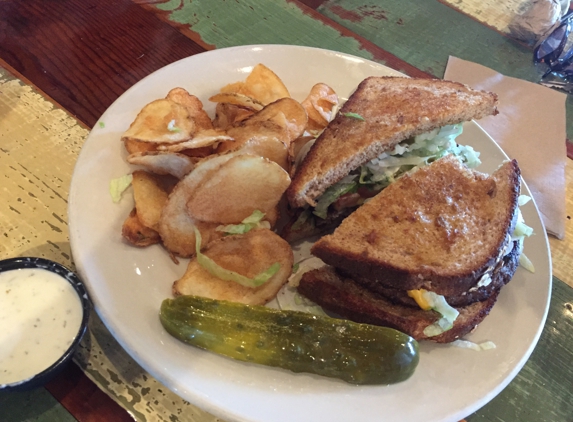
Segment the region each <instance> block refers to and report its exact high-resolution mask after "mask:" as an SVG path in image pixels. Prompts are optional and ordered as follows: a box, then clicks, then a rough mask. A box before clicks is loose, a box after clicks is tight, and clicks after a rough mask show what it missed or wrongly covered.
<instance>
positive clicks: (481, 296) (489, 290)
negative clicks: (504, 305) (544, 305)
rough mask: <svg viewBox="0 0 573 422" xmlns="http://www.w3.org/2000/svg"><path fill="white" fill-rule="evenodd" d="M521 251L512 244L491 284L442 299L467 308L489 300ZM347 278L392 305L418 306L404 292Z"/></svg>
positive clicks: (514, 267)
mask: <svg viewBox="0 0 573 422" xmlns="http://www.w3.org/2000/svg"><path fill="white" fill-rule="evenodd" d="M522 250H523V245H522V243H521V242H518V241H514V242H512V250H511V252H510V253H509V254H508V255H506V256H504V257H503V258H502V259H500V261H499V263H498V264H497V265H496V267H495V268H494V269H493V270H492V271H491V273H490V276H491V282H490V283H489V284H488V285H486V286H480V287H477V285H474V286H472V287H471V288H470V289H469V290H468V291H466V292H463V293H461V294H459V295H456V296H445V297H444V298H445V299H446V302H448V304H450V305H451V306H467V305H470V304H472V303H474V302H480V301H483V300H486V299H487V298H489V297H490V296H491V295H492V294H493V293H494V292H496V291H497V290H499V289H501V288H502V287H503V286H505V285H506V284H507V283H509V282H510V281H511V278H512V277H513V275H514V274H515V271H516V270H517V267H518V266H519V256H520V255H521V252H522ZM340 273H341V275H345V274H344V272H342V271H341V272H340ZM348 277H349V278H352V279H353V280H354V281H355V282H356V283H357V284H360V285H361V286H363V287H364V288H365V289H368V290H371V291H373V292H375V293H378V294H380V295H382V296H384V297H386V298H387V299H389V300H390V301H391V302H393V303H396V304H401V305H405V306H412V307H417V306H418V305H417V304H416V301H415V300H414V299H412V298H411V297H410V296H408V294H407V292H406V290H400V289H393V288H388V287H385V286H383V285H381V284H379V283H375V282H374V283H373V282H370V281H369V280H367V279H364V278H360V277H356V276H348ZM480 278H481V277H480ZM478 280H479V279H478Z"/></svg>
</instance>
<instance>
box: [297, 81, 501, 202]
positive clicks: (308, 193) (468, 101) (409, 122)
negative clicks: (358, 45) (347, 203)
mask: <svg viewBox="0 0 573 422" xmlns="http://www.w3.org/2000/svg"><path fill="white" fill-rule="evenodd" d="M496 105H497V96H496V95H495V94H493V93H490V92H485V91H476V90H472V89H471V88H469V87H467V86H465V85H463V84H460V83H457V82H451V81H443V80H438V79H434V80H432V79H411V78H401V77H369V78H367V79H365V80H364V81H362V82H361V83H360V85H359V86H358V88H357V89H356V91H355V92H354V93H353V94H352V95H351V96H350V98H349V99H348V101H347V102H346V103H345V104H344V105H343V107H342V108H341V110H340V112H339V113H338V115H337V116H336V117H335V119H334V120H333V121H332V122H331V123H330V124H329V125H328V126H327V128H326V129H325V130H324V131H323V133H322V134H321V135H320V136H319V138H318V139H317V140H316V142H315V143H314V145H313V146H312V148H311V149H310V151H309V153H308V155H307V156H306V158H305V159H304V160H303V163H302V165H301V166H300V168H299V169H298V170H297V172H296V174H295V176H294V178H293V181H292V183H291V185H290V187H289V189H288V190H287V198H288V200H289V203H290V204H291V206H292V207H294V208H297V207H302V206H304V205H306V204H310V205H314V200H315V199H317V198H318V197H319V196H320V195H322V194H323V193H324V191H325V190H326V188H328V187H329V186H331V185H333V184H334V183H336V182H338V181H339V180H341V179H342V178H343V177H344V176H346V175H347V174H348V173H350V171H352V170H354V169H356V168H358V167H359V166H360V165H362V164H364V163H366V162H368V161H370V160H372V159H373V158H375V157H377V156H378V155H380V154H381V153H383V152H385V151H389V150H391V149H393V148H394V146H396V145H397V144H398V143H399V142H401V141H403V140H405V139H407V138H409V137H412V136H415V135H418V134H420V133H424V132H428V131H430V130H433V129H435V128H438V127H441V126H445V125H449V124H455V123H459V122H463V121H468V120H471V119H480V118H482V117H484V116H487V115H490V114H497V108H496ZM345 113H356V114H358V115H360V116H362V117H363V118H364V120H359V119H356V118H352V117H345V115H344V114H345Z"/></svg>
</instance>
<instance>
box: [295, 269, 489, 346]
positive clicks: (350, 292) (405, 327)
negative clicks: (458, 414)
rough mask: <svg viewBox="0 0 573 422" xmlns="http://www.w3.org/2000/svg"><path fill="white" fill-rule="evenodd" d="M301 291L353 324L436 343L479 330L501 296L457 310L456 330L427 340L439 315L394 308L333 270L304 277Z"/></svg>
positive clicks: (300, 285)
mask: <svg viewBox="0 0 573 422" xmlns="http://www.w3.org/2000/svg"><path fill="white" fill-rule="evenodd" d="M298 291H299V293H300V294H302V295H303V296H305V297H307V298H309V299H310V300H312V301H314V302H316V303H317V304H319V305H320V306H322V307H323V308H325V309H327V310H329V311H332V312H335V313H337V314H338V315H340V316H342V317H344V318H347V319H350V320H352V321H355V322H362V323H367V324H373V325H381V326H384V327H391V328H395V329H397V330H399V331H402V332H404V333H406V334H408V335H410V336H412V337H414V338H415V339H416V340H431V341H434V342H437V343H449V342H452V341H454V340H456V339H458V338H461V337H463V336H464V335H466V334H467V333H469V332H470V331H472V330H473V329H474V328H475V327H477V325H478V324H479V323H480V322H481V321H483V319H484V318H485V317H486V316H487V315H488V314H489V312H490V310H491V308H492V307H493V305H494V304H495V302H496V300H497V296H498V293H499V290H496V291H494V292H493V293H492V294H491V295H490V297H489V298H488V299H487V300H485V301H482V302H475V303H473V304H471V305H468V306H464V307H458V308H456V309H457V310H458V311H459V312H460V314H459V316H458V318H457V319H456V320H455V321H454V326H453V327H452V328H451V329H450V330H448V331H446V332H444V333H442V334H440V335H438V336H434V337H428V336H427V335H425V334H424V329H425V328H426V327H427V326H429V325H431V324H433V323H434V322H436V321H437V320H438V319H439V318H440V315H439V314H438V313H437V312H434V311H423V310H421V309H420V308H415V307H410V306H404V305H399V304H394V303H392V302H391V301H389V300H388V299H386V298H384V297H383V296H380V295H377V294H376V293H373V292H371V291H369V290H367V289H365V288H363V287H362V286H361V285H359V284H357V283H356V282H354V281H353V280H351V279H349V278H344V277H343V276H341V275H340V274H339V273H338V272H336V270H334V268H332V267H329V266H326V267H323V268H320V269H318V270H313V271H309V272H308V273H306V274H304V275H303V276H302V279H301V281H300V284H299V286H298Z"/></svg>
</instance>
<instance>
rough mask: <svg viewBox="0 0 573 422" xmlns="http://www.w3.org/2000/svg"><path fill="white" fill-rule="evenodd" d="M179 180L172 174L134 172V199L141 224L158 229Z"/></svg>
mask: <svg viewBox="0 0 573 422" xmlns="http://www.w3.org/2000/svg"><path fill="white" fill-rule="evenodd" d="M177 182H178V180H177V179H176V178H174V177H171V176H158V175H156V174H153V173H148V172H146V171H143V170H136V171H134V172H133V179H132V181H131V185H132V187H133V199H134V201H135V209H136V211H137V217H138V219H139V221H140V222H141V224H143V225H144V226H146V227H149V228H151V229H153V230H156V231H157V229H158V226H159V218H160V217H161V211H162V210H163V207H164V206H165V204H166V203H167V197H168V196H169V193H170V192H171V190H173V187H174V186H175V184H176V183H177Z"/></svg>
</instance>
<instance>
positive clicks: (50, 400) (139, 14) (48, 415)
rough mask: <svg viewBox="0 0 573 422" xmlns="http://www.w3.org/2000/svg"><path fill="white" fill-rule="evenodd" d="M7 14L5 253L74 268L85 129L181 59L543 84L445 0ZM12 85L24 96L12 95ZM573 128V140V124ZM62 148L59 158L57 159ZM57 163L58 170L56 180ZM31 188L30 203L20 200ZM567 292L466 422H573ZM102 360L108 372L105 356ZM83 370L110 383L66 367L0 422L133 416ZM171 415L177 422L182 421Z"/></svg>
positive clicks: (71, 8)
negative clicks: (70, 234) (297, 61)
mask: <svg viewBox="0 0 573 422" xmlns="http://www.w3.org/2000/svg"><path fill="white" fill-rule="evenodd" d="M0 15H1V16H2V18H1V19H0V58H1V59H3V60H5V66H4V67H5V68H8V69H12V70H14V71H15V72H16V76H17V78H19V80H20V81H18V80H15V79H14V80H6V79H3V80H2V81H1V82H6V83H5V84H3V85H2V92H1V94H0V95H2V96H3V97H2V100H3V101H2V102H0V104H3V105H4V106H5V108H4V109H2V110H0V116H1V117H2V119H3V120H2V125H3V126H2V127H1V129H2V131H0V134H1V135H2V138H0V142H1V143H2V144H1V145H0V146H1V147H2V149H1V150H0V168H1V169H2V174H3V176H4V182H3V185H2V187H3V188H4V192H5V193H4V194H3V195H4V196H1V198H2V200H3V201H2V202H3V204H2V206H1V207H0V215H1V216H2V221H1V222H0V227H1V228H2V232H3V233H4V234H5V237H6V238H7V239H8V241H4V242H3V243H2V244H0V254H2V255H3V256H7V255H8V254H10V255H11V254H20V255H21V254H24V253H28V254H35V255H38V256H45V257H47V258H51V259H55V260H57V261H60V262H62V263H64V264H66V265H69V264H71V260H72V258H71V254H70V251H69V243H68V239H67V218H66V214H65V212H66V210H65V207H66V205H67V188H68V185H69V178H70V177H71V171H72V167H73V163H74V162H75V158H76V156H77V153H78V152H79V149H80V148H81V144H82V142H83V140H84V139H85V135H86V133H87V131H86V128H89V127H92V126H94V125H95V124H96V122H97V119H98V118H99V116H100V115H101V114H102V113H103V112H104V111H105V110H106V109H107V108H108V107H109V105H111V103H112V102H113V101H114V100H115V99H116V98H117V97H119V96H120V95H121V94H122V93H123V92H125V90H127V89H128V88H129V87H131V86H132V85H133V84H134V83H136V82H137V81H139V80H141V79H142V78H144V77H145V76H147V75H148V74H150V73H152V72H153V71H155V70H157V69H159V68H161V67H163V66H165V65H167V64H169V63H172V62H174V61H176V60H179V59H182V58H185V57H187V56H190V55H194V54H198V53H201V52H204V51H207V50H211V49H214V48H224V47H228V46H232V45H237V44H255V43H284V44H299V45H309V46H315V47H321V48H329V49H334V50H337V51H343V52H345V53H349V54H354V55H357V56H360V57H365V58H368V59H372V60H375V61H378V62H380V63H382V64H386V65H388V66H390V67H392V68H395V69H397V70H400V71H403V72H404V73H406V74H409V75H410V76H420V77H441V75H442V72H443V67H444V66H445V63H446V59H447V56H448V55H449V54H453V55H456V56H458V57H461V58H464V59H467V60H472V61H475V62H478V63H481V64H484V65H486V66H489V67H492V68H494V69H496V70H497V71H499V72H501V73H504V74H508V75H510V76H517V77H521V78H524V79H528V80H533V79H534V78H535V77H537V73H536V72H537V70H536V69H535V68H532V66H531V63H530V57H531V51H530V50H528V48H527V47H525V46H523V45H522V44H520V43H517V42H515V41H512V40H511V39H509V38H508V37H506V36H503V35H502V34H501V33H498V32H495V31H491V30H490V28H486V27H484V26H483V25H482V24H481V23H480V22H478V21H477V20H476V19H474V18H472V17H468V16H466V15H464V14H463V13H460V12H459V11H456V10H453V9H451V8H450V7H448V6H447V5H445V4H443V3H441V2H440V1H438V0H422V1H417V2H415V4H414V2H395V1H392V0H376V1H375V0H370V1H364V0H299V1H297V0H280V1H277V0H235V1H225V0H210V1H208V2H206V1H203V2H201V1H189V0H134V1H131V0H101V1H99V0H66V1H56V0H28V1H25V2H21V1H16V0H1V1H0ZM446 24H447V25H446ZM1 64H2V63H0V65H1ZM3 75H5V74H4V73H0V79H1V78H2V76H3ZM21 81H23V82H21ZM15 84H19V85H18V87H16V85H15ZM22 84H23V85H22ZM26 84H28V85H29V86H28V85H26ZM24 85H26V86H24ZM11 88H14V89H15V88H18V89H19V90H20V91H19V92H23V93H24V94H22V95H24V96H23V97H22V96H20V97H18V98H16V99H14V98H12V97H9V95H11V94H12V91H10V89H11ZM36 88H37V89H36ZM42 98H43V99H44V101H40V100H41V99H42ZM571 98H572V97H571V96H569V99H568V105H567V107H568V113H569V114H568V115H569V116H571V115H572V113H573V101H572V100H571ZM50 104H53V107H52V106H50ZM26 106H27V108H25V107H26ZM66 111H67V112H68V113H70V114H71V115H72V116H74V117H75V118H76V119H77V120H76V119H74V118H72V117H71V116H70V115H68V114H67V113H66ZM18 113H20V114H18ZM30 116H33V118H32V117H30ZM568 123H569V127H568V133H569V134H570V136H571V133H572V131H573V129H572V128H573V119H569V122H568ZM16 135H18V136H16ZM26 142H33V143H36V144H35V145H36V147H35V148H34V149H32V148H30V147H29V145H28V144H26ZM569 147H570V145H568V148H569ZM62 148H63V149H64V150H65V154H58V151H59V150H60V151H62ZM6 151H9V152H10V153H9V154H8V153H6ZM30 151H36V152H37V151H40V152H41V153H38V154H37V155H38V157H37V158H35V159H33V158H34V157H30V156H25V154H28V155H29V154H30ZM571 152H572V153H573V151H571ZM18 154H22V155H21V156H19V155H18ZM2 160H3V161H2ZM26 160H32V161H31V162H33V163H34V166H30V168H26V167H25V166H24V163H26V162H30V161H26ZM55 162H57V163H58V172H59V173H58V172H55V171H53V168H52V167H54V165H53V163H55ZM568 169H571V166H569V168H568ZM568 171H569V170H568ZM568 175H571V171H569V172H568ZM568 177H569V176H568ZM568 180H570V178H569V179H568ZM42 181H44V182H45V183H42ZM24 183H26V188H27V189H25V190H23V192H25V194H24V193H19V192H20V191H19V190H18V189H20V190H22V188H21V186H23V185H24ZM28 184H29V185H30V186H28ZM46 187H47V188H46ZM570 187H571V185H569V190H571V189H570ZM6 189H8V190H11V191H10V192H9V194H8V193H6V192H7V190H6ZM32 215H33V217H32ZM23 216H27V217H23ZM34 219H35V220H34ZM570 226H571V225H570V224H569V228H571V227H570ZM569 231H570V230H569ZM568 233H569V232H568ZM570 243H571V242H569V243H567V244H564V243H559V244H557V246H556V247H555V251H556V256H558V257H559V260H560V262H566V263H568V265H569V266H560V267H559V268H562V269H563V271H562V273H559V274H561V276H562V277H564V280H566V281H569V280H571V277H570V274H571V272H570V271H569V269H570V268H571V254H570V252H571V247H570V246H569V245H570ZM552 246H553V245H552ZM556 275H558V274H556ZM572 292H573V290H572V289H570V288H569V287H568V286H566V285H565V284H564V283H562V282H561V281H559V280H557V279H555V278H554V295H553V302H552V309H551V312H550V315H549V319H548V324H547V326H546V328H545V330H544V332H543V335H542V338H541V341H540V345H539V346H538V348H537V349H536V350H535V352H534V354H533V356H532V358H531V359H530V361H529V362H528V363H527V365H526V366H525V368H524V369H523V370H522V371H521V373H520V374H519V375H518V376H517V378H516V379H515V380H514V381H513V382H512V383H511V384H510V385H509V386H508V387H507V388H506V390H504V391H503V392H502V393H501V394H500V395H499V396H498V397H497V398H496V399H494V400H493V401H492V402H491V403H490V404H489V405H487V406H486V407H484V408H483V409H481V410H479V411H478V412H477V413H476V414H474V415H472V416H470V417H468V421H471V422H474V421H478V420H487V421H505V422H510V421H515V420H520V421H552V420H564V421H569V420H570V421H573V419H571V413H572V412H573V408H572V405H571V402H570V401H568V400H569V399H568V391H570V390H571V387H572V386H573V384H572V382H573V381H572V379H571V376H572V373H571V371H570V370H569V371H567V370H565V369H566V368H569V369H570V363H571V362H572V361H573V354H572V353H573V351H572V350H571V349H568V348H567V347H566V346H565V344H567V342H568V344H571V333H572V332H573V325H572V321H573V311H572V305H571V303H572V302H573V293H572ZM108 334H109V333H108ZM563 338H567V340H565V341H564V340H563ZM109 347H110V348H113V347H119V345H110V346H109ZM122 352H123V351H122V350H120V351H117V354H116V355H114V356H113V358H114V359H115V360H116V361H117V362H124V361H122V360H121V358H120V357H119V355H120V354H121V353H122ZM86 353H89V351H87V352H86ZM123 353H125V352H123ZM548 356H550V357H551V359H548V358H547V357H548ZM98 363H101V365H103V366H105V364H104V361H103V360H102V361H101V362H98ZM562 368H563V369H564V370H562ZM82 369H83V370H86V371H87V372H89V371H93V373H96V372H97V371H101V372H102V374H104V375H102V376H101V380H102V382H101V383H100V384H98V385H96V384H94V383H93V382H92V381H90V380H89V379H88V378H87V377H86V376H85V375H84V373H83V372H82V370H80V369H79V368H77V367H76V366H74V365H71V366H70V367H69V368H68V369H67V370H66V371H65V372H64V373H62V374H61V375H60V376H59V377H58V378H57V379H56V380H55V381H54V382H52V383H50V384H48V385H47V386H46V389H40V390H37V391H36V392H32V393H18V394H15V395H12V394H8V395H7V394H4V393H0V420H2V421H3V422H4V421H5V420H6V421H11V420H14V421H22V420H42V421H49V420H55V421H56V420H57V421H63V422H67V421H73V420H79V421H89V422H91V421H99V420H102V421H104V420H105V421H111V422H114V421H127V420H132V417H131V416H130V415H129V414H128V413H127V412H126V411H125V410H124V409H123V408H122V407H120V406H119V405H118V404H116V403H115V401H114V400H112V399H110V398H109V397H108V396H107V395H106V394H105V393H103V392H102V391H101V390H100V388H104V387H103V385H104V384H105V383H106V382H107V383H108V384H113V383H114V382H118V383H121V382H124V380H120V379H119V378H117V375H116V374H113V375H110V374H109V371H107V372H108V373H106V369H102V368H95V367H91V368H89V371H88V370H87V368H82ZM105 377H107V378H105ZM110 380H111V381H110ZM103 381H105V382H103ZM132 381H133V379H132ZM112 387H114V388H117V389H120V388H121V386H116V385H112ZM128 387H129V388H133V385H130V386H128ZM108 391H112V389H108ZM110 394H111V393H110ZM153 394H155V393H150V396H152V395H153ZM161 394H163V395H162V396H161ZM154 397H155V400H156V401H157V400H159V401H161V400H164V401H168V400H169V397H170V396H169V395H168V394H164V392H159V393H157V394H155V396H154ZM146 399H147V398H146ZM149 400H152V399H151V398H150V399H149ZM58 402H60V403H61V404H62V405H63V406H64V407H61V406H59V405H58ZM14 403H18V405H17V406H15V405H14ZM160 404H162V403H160ZM123 405H124V406H126V407H129V406H130V405H131V404H130V403H127V402H124V403H123ZM166 408H168V406H166ZM6 409H8V410H10V409H11V410H10V411H11V412H12V413H10V415H12V416H11V417H12V418H13V419H7V418H6V413H5V412H6ZM66 409H67V410H66ZM540 409H543V410H540ZM34 412H36V413H34ZM191 413H192V412H191V411H189V413H187V414H186V416H187V418H188V419H190V420H197V421H198V420H202V421H203V420H207V419H206V418H207V416H204V415H202V414H199V413H197V415H199V416H195V414H191ZM171 416H173V417H174V418H177V415H175V413H173V414H172V415H171ZM146 418H147V420H156V419H158V418H159V417H158V416H157V415H154V416H153V417H152V416H149V415H147V414H145V413H143V412H140V413H138V419H139V420H146ZM568 418H569V419H568ZM161 420H167V419H161Z"/></svg>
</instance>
